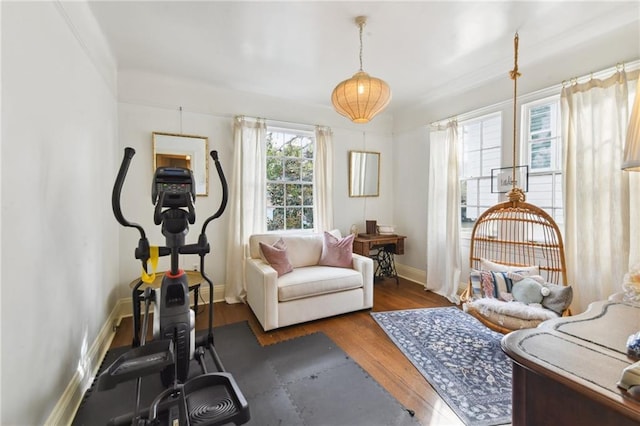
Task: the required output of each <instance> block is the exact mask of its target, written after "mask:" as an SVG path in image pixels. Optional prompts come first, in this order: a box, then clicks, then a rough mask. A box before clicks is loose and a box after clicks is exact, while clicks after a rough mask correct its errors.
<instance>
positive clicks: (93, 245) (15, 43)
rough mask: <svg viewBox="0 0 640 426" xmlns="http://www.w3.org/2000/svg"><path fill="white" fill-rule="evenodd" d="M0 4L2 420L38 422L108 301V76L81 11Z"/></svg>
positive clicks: (112, 102)
mask: <svg viewBox="0 0 640 426" xmlns="http://www.w3.org/2000/svg"><path fill="white" fill-rule="evenodd" d="M0 7H1V8H2V106H3V109H2V231H3V233H2V265H3V268H2V287H1V289H2V312H1V318H2V320H1V323H2V417H1V421H0V423H2V424H4V425H40V424H43V423H44V422H45V421H46V419H47V418H48V416H49V413H50V411H51V410H52V408H53V406H54V405H55V403H56V402H57V401H58V399H59V398H60V396H61V395H62V393H63V391H64V390H65V387H66V386H67V384H68V383H69V382H70V380H71V379H72V377H73V376H74V373H76V372H79V373H80V376H83V375H85V376H86V374H87V373H89V372H87V371H85V369H86V367H87V365H86V354H87V351H88V349H89V348H88V346H89V345H91V343H92V342H93V341H94V339H95V337H96V335H97V334H98V332H99V330H100V328H101V327H102V326H103V324H104V322H105V320H106V318H107V316H108V314H109V312H110V310H111V309H112V308H113V306H114V304H115V301H116V294H115V286H114V284H115V283H116V281H117V279H116V277H117V270H118V262H119V258H118V241H117V240H118V232H117V227H116V225H115V222H114V221H113V219H112V213H111V206H110V192H111V185H112V180H113V178H114V176H115V170H116V169H115V167H116V163H115V161H114V160H115V156H116V149H117V141H116V139H117V103H116V97H115V84H114V82H115V79H116V73H115V66H114V64H113V59H112V57H110V56H109V54H108V49H106V48H105V46H106V45H105V44H103V41H102V40H101V39H100V33H96V32H94V30H95V29H96V28H97V26H96V25H95V23H94V22H92V21H91V19H90V18H91V17H92V15H91V16H89V17H88V15H85V14H84V12H85V10H84V9H81V8H77V9H74V10H73V11H66V10H65V9H64V7H63V6H61V5H60V4H58V3H51V2H47V3H45V2H41V3H13V2H2V3H1V5H0ZM71 15H73V19H74V20H75V22H76V25H75V26H74V25H71ZM85 24H86V25H85ZM88 46H94V48H92V49H89V48H88ZM83 373H84V374H83Z"/></svg>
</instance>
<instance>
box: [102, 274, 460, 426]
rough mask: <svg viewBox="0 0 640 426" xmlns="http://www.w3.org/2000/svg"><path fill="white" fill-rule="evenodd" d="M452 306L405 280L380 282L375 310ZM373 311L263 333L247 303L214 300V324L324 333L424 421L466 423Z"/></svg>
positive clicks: (286, 335)
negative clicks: (397, 282)
mask: <svg viewBox="0 0 640 426" xmlns="http://www.w3.org/2000/svg"><path fill="white" fill-rule="evenodd" d="M441 306H452V304H451V303H450V302H449V301H448V300H446V299H445V298H443V297H441V296H438V295H436V294H434V293H431V292H428V291H425V290H424V288H423V287H422V286H421V285H419V284H416V283H413V282H410V281H407V280H403V279H400V283H399V285H396V282H395V280H389V279H387V280H384V281H381V282H376V284H375V286H374V306H373V309H372V310H373V311H391V310H399V309H413V308H433V307H441ZM198 311H199V313H198V316H197V321H196V329H198V330H200V329H206V328H207V327H208V308H207V306H206V305H204V306H203V305H200V306H199V307H198ZM369 312H370V311H369V310H365V311H360V312H354V313H349V314H344V315H339V316H336V317H331V318H326V319H322V320H317V321H311V322H308V323H304V324H299V325H293V326H289V327H284V328H282V329H278V330H272V331H268V332H264V331H263V330H262V327H261V326H260V324H259V323H258V321H257V319H256V318H255V316H254V315H253V313H252V312H251V309H250V308H249V306H248V305H244V304H234V305H229V304H226V303H224V302H220V303H215V304H214V327H215V326H220V325H225V324H231V323H235V322H239V321H248V322H249V325H250V326H251V328H252V330H253V331H254V333H255V335H256V337H257V339H258V341H259V342H260V343H261V344H262V345H270V344H273V343H277V342H280V341H283V340H287V339H291V338H294V337H298V336H303V335H306V334H310V333H313V332H316V331H321V332H323V333H325V334H326V335H327V336H329V337H330V338H331V339H332V340H333V341H334V342H336V344H337V345H338V346H340V348H342V350H344V351H345V352H346V353H347V354H349V356H350V357H351V358H352V359H353V360H354V361H356V362H357V363H358V364H359V365H360V366H361V367H362V368H363V369H364V370H366V371H367V373H368V374H369V375H370V376H371V377H373V378H374V379H375V380H376V381H377V382H378V383H379V384H380V385H381V386H382V387H384V388H385V389H386V390H387V391H388V392H389V393H390V394H391V395H393V396H394V397H395V398H396V399H397V400H398V401H399V402H400V403H401V404H402V405H404V406H405V407H406V408H408V409H411V410H413V411H415V415H416V418H417V419H418V420H419V421H420V423H421V424H424V425H462V424H463V423H462V422H461V421H460V419H459V418H458V416H456V415H455V413H454V412H453V411H452V410H451V409H450V408H449V406H448V405H447V404H446V403H445V402H444V401H443V400H442V399H441V398H440V397H439V396H438V394H437V393H436V392H435V390H433V388H432V387H431V385H429V383H428V382H427V381H426V380H425V379H424V377H423V376H422V375H421V374H420V372H418V370H417V369H416V368H415V367H414V366H413V364H411V362H410V361H409V360H408V359H407V358H406V357H405V356H404V355H403V354H402V352H400V350H399V349H398V348H397V347H396V346H395V345H394V344H393V343H392V342H391V340H390V339H389V338H388V337H387V335H386V334H385V332H384V331H382V329H381V328H380V327H379V326H378V325H377V324H376V322H375V321H374V320H373V318H371V315H370V314H369ZM131 329H132V328H131V318H130V317H128V318H124V319H123V320H122V322H121V323H120V326H119V327H118V331H117V332H116V335H115V337H114V340H113V342H112V345H111V346H112V347H118V346H124V345H129V344H130V343H131V338H132V332H131Z"/></svg>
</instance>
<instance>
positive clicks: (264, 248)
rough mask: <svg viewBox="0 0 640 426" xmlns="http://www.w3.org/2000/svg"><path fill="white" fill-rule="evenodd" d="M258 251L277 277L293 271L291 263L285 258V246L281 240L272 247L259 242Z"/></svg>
mask: <svg viewBox="0 0 640 426" xmlns="http://www.w3.org/2000/svg"><path fill="white" fill-rule="evenodd" d="M260 251H261V252H262V255H263V256H264V259H265V260H266V261H267V263H269V265H271V267H272V268H273V269H275V270H276V272H277V273H278V276H279V277H281V276H283V275H284V274H287V273H289V272H291V271H293V266H291V262H290V261H289V257H288V256H287V246H286V244H285V243H284V241H282V238H280V239H279V240H278V241H276V242H275V244H273V245H269V244H265V243H263V242H262V241H260Z"/></svg>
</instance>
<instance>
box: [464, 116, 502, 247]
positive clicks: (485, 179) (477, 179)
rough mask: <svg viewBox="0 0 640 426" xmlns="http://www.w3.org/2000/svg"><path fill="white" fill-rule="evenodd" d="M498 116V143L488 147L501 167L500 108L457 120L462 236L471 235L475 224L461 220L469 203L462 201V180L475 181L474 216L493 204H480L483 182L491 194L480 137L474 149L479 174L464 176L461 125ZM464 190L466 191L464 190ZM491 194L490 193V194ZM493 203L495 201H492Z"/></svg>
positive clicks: (480, 121)
mask: <svg viewBox="0 0 640 426" xmlns="http://www.w3.org/2000/svg"><path fill="white" fill-rule="evenodd" d="M495 118H498V119H499V125H498V128H499V129H500V137H499V139H500V143H499V144H498V145H497V146H495V147H491V148H488V149H492V150H493V149H495V150H497V152H498V153H499V160H498V167H502V161H503V158H502V157H503V155H502V146H503V143H504V138H503V113H502V111H501V110H498V111H494V112H490V113H487V114H482V115H478V116H475V117H472V118H468V119H465V120H464V121H459V122H458V143H459V145H458V147H459V152H458V166H459V173H458V174H459V180H458V181H459V185H460V213H459V214H460V221H461V223H460V225H461V234H462V235H463V236H465V235H467V234H468V235H471V231H472V229H473V226H474V225H475V220H473V221H463V220H462V218H463V215H462V211H463V209H466V208H468V207H469V206H470V205H469V203H468V199H467V200H466V202H465V203H463V202H462V193H463V182H469V181H475V185H476V194H478V203H477V205H471V206H472V207H473V208H476V209H477V210H478V214H477V216H476V218H477V217H478V216H480V214H482V212H484V211H485V210H486V209H488V208H489V207H491V206H492V205H493V204H490V205H484V204H481V202H480V201H481V200H482V199H483V197H482V196H481V189H482V188H483V185H482V184H483V183H484V184H485V185H484V186H486V187H487V188H488V189H489V192H488V194H492V193H491V168H490V169H488V174H486V175H484V174H483V169H484V168H485V165H484V161H485V159H484V156H485V155H486V152H485V151H486V148H484V147H483V144H484V140H483V138H482V137H481V138H480V139H481V140H480V147H479V149H477V150H475V152H477V153H478V154H479V156H480V159H479V161H480V165H479V168H478V169H479V175H478V176H472V175H469V176H464V172H463V171H464V162H465V158H464V155H465V151H464V144H463V137H464V136H463V132H464V130H463V127H464V126H466V125H473V124H475V123H480V124H481V126H482V125H483V123H484V122H487V121H489V120H492V119H495ZM480 133H481V134H482V127H481V130H480ZM465 192H466V191H465ZM490 196H491V195H490ZM495 197H496V201H495V202H496V203H497V202H499V199H500V197H499V194H497V193H496V194H495ZM494 204H495V203H494ZM464 223H469V226H464Z"/></svg>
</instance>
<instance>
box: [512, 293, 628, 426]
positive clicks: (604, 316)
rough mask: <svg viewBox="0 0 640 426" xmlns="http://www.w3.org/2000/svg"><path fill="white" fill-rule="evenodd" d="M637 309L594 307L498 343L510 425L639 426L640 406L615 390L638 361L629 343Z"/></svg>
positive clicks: (599, 304)
mask: <svg viewBox="0 0 640 426" xmlns="http://www.w3.org/2000/svg"><path fill="white" fill-rule="evenodd" d="M637 331H640V308H639V307H634V306H631V305H628V304H624V303H621V302H614V301H605V302H596V303H593V304H592V305H590V306H589V309H588V310H587V311H586V312H584V313H582V314H580V315H576V316H573V317H564V318H559V319H556V320H551V321H547V322H545V323H543V324H541V326H540V327H538V328H534V329H528V330H519V331H514V332H512V333H510V334H508V335H506V336H505V337H504V338H503V339H502V349H503V350H504V351H505V352H506V353H507V355H509V357H511V358H512V359H513V361H514V363H513V425H514V426H520V425H547V424H549V425H550V424H554V425H594V426H595V425H597V426H605V425H612V426H614V425H615V426H625V425H638V424H640V401H638V400H635V399H633V398H632V397H631V396H629V395H628V394H627V393H626V391H624V390H622V389H619V388H618V387H617V385H616V383H617V382H618V380H619V379H620V376H621V374H622V370H623V369H624V368H625V367H627V366H628V365H630V364H632V363H633V362H635V361H636V360H635V359H633V358H631V357H629V356H628V355H627V351H626V342H627V338H628V337H629V336H630V335H631V334H633V333H635V332H637Z"/></svg>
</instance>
